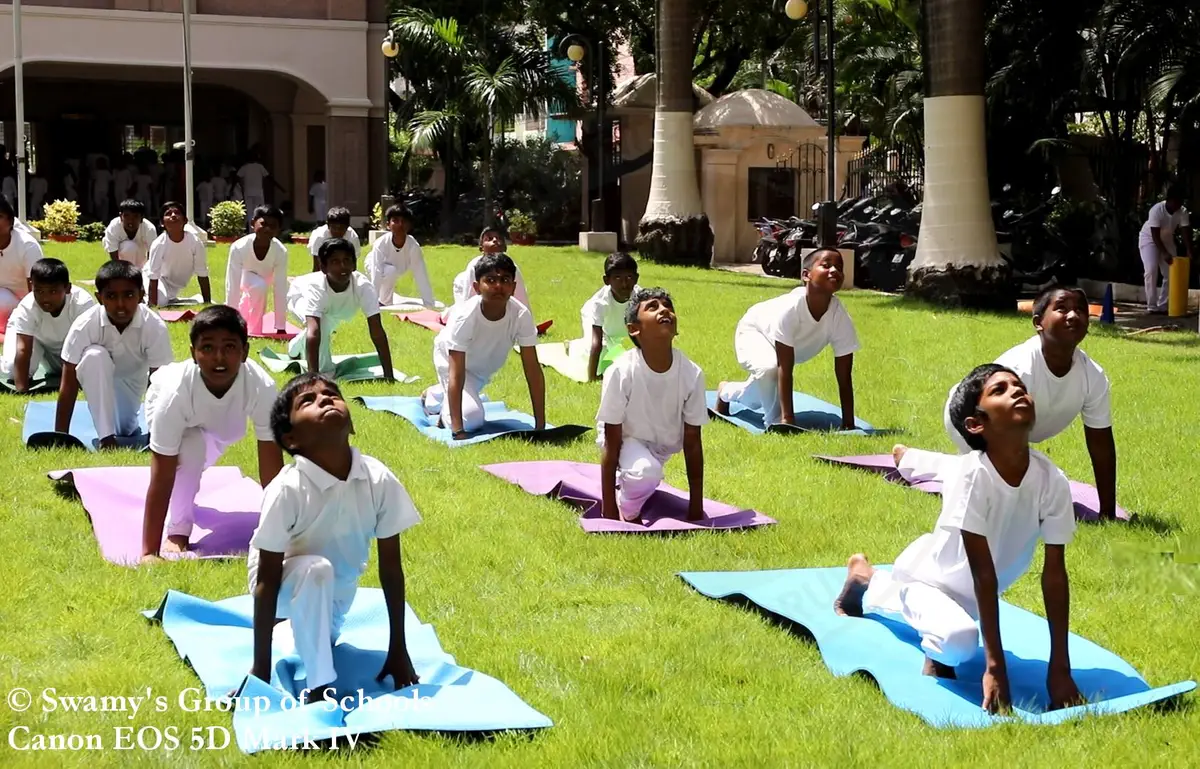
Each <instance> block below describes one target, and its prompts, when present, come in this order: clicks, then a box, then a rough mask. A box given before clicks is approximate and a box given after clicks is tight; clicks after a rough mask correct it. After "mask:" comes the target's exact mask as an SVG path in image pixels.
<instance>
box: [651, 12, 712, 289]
mask: <svg viewBox="0 0 1200 769" xmlns="http://www.w3.org/2000/svg"><path fill="white" fill-rule="evenodd" d="M691 2H692V0H658V13H657V16H658V18H657V19H656V24H657V28H658V44H657V50H656V51H655V70H656V81H657V82H656V85H657V88H658V101H657V103H656V104H655V107H654V164H653V166H652V170H651V173H650V198H649V200H648V201H647V202H646V213H645V215H644V216H643V217H642V220H641V221H640V222H639V223H638V234H637V249H638V251H639V252H641V254H642V255H643V256H645V257H646V258H647V259H650V260H652V261H657V262H667V263H672V264H691V265H699V266H708V265H709V264H710V263H711V262H712V251H713V234H712V228H711V227H710V226H709V223H708V217H707V216H706V215H705V213H704V205H703V204H702V203H701V202H700V185H699V183H698V181H697V180H696V159H695V158H696V150H695V144H694V140H693V139H692V98H693V96H692V58H693V52H692V26H693V16H692V6H691Z"/></svg>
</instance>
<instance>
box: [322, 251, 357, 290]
mask: <svg viewBox="0 0 1200 769" xmlns="http://www.w3.org/2000/svg"><path fill="white" fill-rule="evenodd" d="M354 263H355V259H354V254H351V253H348V252H346V251H340V250H339V251H334V252H333V253H331V254H330V255H329V258H328V259H326V260H325V264H324V265H323V266H322V267H321V269H322V270H323V271H324V272H325V279H326V280H327V281H329V285H330V286H331V287H333V289H334V290H336V291H345V290H346V287H347V286H349V285H350V276H351V275H352V274H353V273H354Z"/></svg>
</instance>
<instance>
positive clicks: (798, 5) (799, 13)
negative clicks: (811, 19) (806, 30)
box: [783, 0, 808, 21]
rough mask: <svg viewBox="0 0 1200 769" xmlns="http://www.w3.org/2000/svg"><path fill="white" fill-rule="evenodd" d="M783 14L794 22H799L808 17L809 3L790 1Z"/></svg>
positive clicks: (802, 0)
mask: <svg viewBox="0 0 1200 769" xmlns="http://www.w3.org/2000/svg"><path fill="white" fill-rule="evenodd" d="M783 12H784V13H786V14H787V17H788V18H789V19H791V20H792V21H799V20H800V19H803V18H804V17H805V16H807V15H808V3H806V2H804V0H788V1H787V4H786V5H784V6H783Z"/></svg>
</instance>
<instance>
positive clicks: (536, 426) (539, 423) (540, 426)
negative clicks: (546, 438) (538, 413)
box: [533, 419, 546, 432]
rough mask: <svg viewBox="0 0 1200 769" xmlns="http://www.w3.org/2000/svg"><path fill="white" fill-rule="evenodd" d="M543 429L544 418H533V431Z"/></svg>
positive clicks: (544, 425)
mask: <svg viewBox="0 0 1200 769" xmlns="http://www.w3.org/2000/svg"><path fill="white" fill-rule="evenodd" d="M545 429H546V420H544V419H541V420H537V419H535V420H534V422H533V430H534V432H540V431H542V430H545Z"/></svg>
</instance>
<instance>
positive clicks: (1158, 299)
mask: <svg viewBox="0 0 1200 769" xmlns="http://www.w3.org/2000/svg"><path fill="white" fill-rule="evenodd" d="M1176 231H1181V232H1182V233H1183V242H1184V247H1185V249H1186V256H1187V257H1188V258H1189V259H1190V258H1191V256H1192V223H1191V220H1190V219H1189V218H1188V211H1187V209H1186V208H1184V206H1183V190H1181V189H1179V188H1178V187H1172V188H1171V189H1169V190H1168V191H1167V198H1166V200H1163V201H1160V202H1158V203H1156V204H1155V205H1154V206H1153V207H1152V208H1151V209H1150V216H1149V217H1148V218H1147V219H1146V223H1145V224H1144V225H1142V231H1141V233H1139V235H1138V251H1139V252H1140V254H1141V257H1142V268H1143V276H1144V279H1145V283H1144V285H1145V289H1146V312H1166V311H1167V299H1168V297H1169V296H1170V288H1171V261H1172V260H1173V259H1174V258H1175V256H1176V246H1175V232H1176ZM1159 274H1161V275H1162V289H1161V290H1160V289H1159V288H1158V276H1159Z"/></svg>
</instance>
